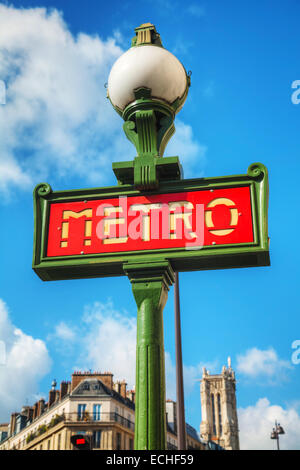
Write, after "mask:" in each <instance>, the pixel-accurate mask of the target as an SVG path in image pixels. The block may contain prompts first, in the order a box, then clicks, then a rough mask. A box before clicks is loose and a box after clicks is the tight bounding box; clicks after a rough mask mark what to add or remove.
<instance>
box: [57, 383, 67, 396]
mask: <svg viewBox="0 0 300 470" xmlns="http://www.w3.org/2000/svg"><path fill="white" fill-rule="evenodd" d="M68 385H69V382H61V384H60V392H59V400H62V399H63V398H64V397H65V396H66V395H67V393H68Z"/></svg>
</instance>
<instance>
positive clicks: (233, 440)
mask: <svg viewBox="0 0 300 470" xmlns="http://www.w3.org/2000/svg"><path fill="white" fill-rule="evenodd" d="M200 382H201V388H200V390H201V411H202V422H201V424H200V434H201V437H202V438H203V439H204V440H205V441H214V442H216V443H217V444H219V445H220V446H221V447H223V448H224V449H226V450H239V448H240V445H239V430H238V419H237V409H236V396H235V390H236V386H235V385H236V381H235V374H234V371H233V370H232V368H231V360H230V358H228V367H225V366H223V368H222V373H221V374H217V375H210V374H209V372H208V371H207V370H206V369H205V367H204V368H203V376H202V380H201V381H200Z"/></svg>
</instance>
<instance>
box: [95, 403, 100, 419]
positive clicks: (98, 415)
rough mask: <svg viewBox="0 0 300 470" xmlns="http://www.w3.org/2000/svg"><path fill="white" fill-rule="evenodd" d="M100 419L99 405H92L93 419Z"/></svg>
mask: <svg viewBox="0 0 300 470" xmlns="http://www.w3.org/2000/svg"><path fill="white" fill-rule="evenodd" d="M100 419H101V405H94V406H93V420H94V421H100Z"/></svg>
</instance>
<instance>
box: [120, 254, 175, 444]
mask: <svg viewBox="0 0 300 470" xmlns="http://www.w3.org/2000/svg"><path fill="white" fill-rule="evenodd" d="M124 271H125V273H126V274H127V276H128V278H129V279H130V282H131V285H132V291H133V295H134V298H135V301H136V304H137V308H138V312H137V348H136V409H135V435H134V448H135V450H165V449H166V448H167V442H166V393H165V357H164V337H163V309H164V306H165V304H166V301H167V297H168V291H169V286H170V285H172V284H173V283H174V272H173V270H172V268H171V265H170V264H169V262H168V261H165V262H155V261H154V262H153V263H147V264H144V263H140V264H127V265H124Z"/></svg>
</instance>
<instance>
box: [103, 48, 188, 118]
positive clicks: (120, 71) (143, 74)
mask: <svg viewBox="0 0 300 470" xmlns="http://www.w3.org/2000/svg"><path fill="white" fill-rule="evenodd" d="M139 87H147V88H151V90H152V92H151V97H152V98H157V99H162V100H164V101H167V102H168V103H169V104H171V103H173V101H175V100H176V99H177V98H181V97H182V96H183V95H184V92H185V90H186V87H187V76H186V72H185V69H184V67H183V65H182V64H181V62H179V60H178V59H177V58H176V57H175V56H174V55H173V54H171V52H169V51H167V50H166V49H163V48H162V47H158V46H152V45H145V46H138V47H132V48H131V49H129V50H128V51H127V52H125V53H124V54H123V55H121V57H119V59H118V60H117V61H116V62H115V63H114V65H113V67H112V69H111V71H110V74H109V77H108V95H109V98H110V100H111V102H112V104H113V105H114V106H117V107H118V108H119V109H121V111H123V110H124V109H125V107H126V106H127V105H128V104H129V103H131V102H133V101H135V97H134V94H133V90H134V89H135V88H139Z"/></svg>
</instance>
